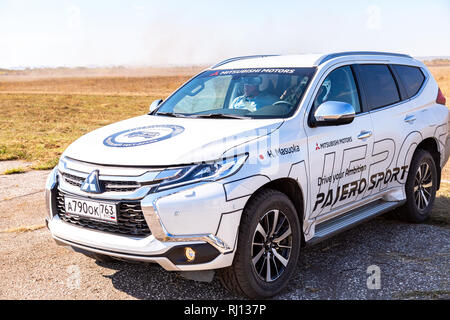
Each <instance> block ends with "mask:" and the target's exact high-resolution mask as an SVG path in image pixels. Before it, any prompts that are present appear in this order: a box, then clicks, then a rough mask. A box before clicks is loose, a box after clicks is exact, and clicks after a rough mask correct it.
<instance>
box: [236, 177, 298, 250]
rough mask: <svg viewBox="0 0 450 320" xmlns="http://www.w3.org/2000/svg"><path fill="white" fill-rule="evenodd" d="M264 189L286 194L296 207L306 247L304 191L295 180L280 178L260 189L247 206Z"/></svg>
mask: <svg viewBox="0 0 450 320" xmlns="http://www.w3.org/2000/svg"><path fill="white" fill-rule="evenodd" d="M263 189H272V190H277V191H279V192H281V193H283V194H285V195H286V196H287V197H288V198H289V200H291V202H292V204H293V205H294V207H295V210H296V212H297V216H298V220H299V222H300V231H301V240H302V246H304V245H305V243H306V242H305V237H304V235H303V219H304V214H305V197H304V196H303V190H302V188H301V187H300V185H299V183H298V181H297V180H295V179H293V178H280V179H276V180H272V181H270V182H268V183H266V184H264V185H262V186H261V187H259V188H258V189H257V190H256V191H255V192H254V193H253V194H252V196H251V197H250V198H249V199H248V200H247V202H246V204H245V206H247V204H248V203H249V202H250V201H251V200H252V199H253V198H254V197H255V196H256V195H257V194H258V193H259V192H260V191H261V190H263Z"/></svg>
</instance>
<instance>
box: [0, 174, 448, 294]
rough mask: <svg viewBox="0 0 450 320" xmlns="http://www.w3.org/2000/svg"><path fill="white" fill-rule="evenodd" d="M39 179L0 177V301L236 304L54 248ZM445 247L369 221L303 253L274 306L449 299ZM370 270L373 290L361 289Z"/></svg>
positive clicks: (173, 276) (199, 286)
mask: <svg viewBox="0 0 450 320" xmlns="http://www.w3.org/2000/svg"><path fill="white" fill-rule="evenodd" d="M47 174H48V171H30V172H27V173H24V174H18V175H7V176H5V175H0V231H1V232H0V243H1V246H0V299H94V300H98V299H240V297H236V296H233V295H231V294H230V293H228V292H227V291H225V290H224V289H223V288H222V286H221V285H220V282H219V281H218V279H217V278H216V277H214V280H213V281H212V282H210V283H205V282H195V281H191V280H187V279H185V278H184V277H182V276H180V274H178V273H174V272H167V271H165V270H163V269H162V268H161V267H159V266H158V265H146V264H131V263H125V262H114V263H100V262H95V261H94V260H92V259H89V258H87V257H85V256H83V255H81V254H78V253H74V252H72V251H70V250H67V249H66V248H63V247H60V246H57V245H56V244H55V243H54V241H53V240H52V239H51V237H50V234H49V232H48V230H47V229H46V228H45V227H44V226H43V225H44V216H45V201H44V197H43V188H44V183H45V178H46V175H47ZM27 230H28V231H27ZM449 240H450V229H449V228H448V226H442V225H441V226H437V225H430V224H421V225H418V224H406V223H402V222H398V221H395V220H390V219H387V218H383V217H381V218H378V219H375V220H373V221H370V222H368V223H365V224H363V225H360V226H358V227H356V228H354V229H352V230H350V231H347V232H344V233H342V234H340V235H338V236H336V237H334V238H332V239H330V240H327V241H325V242H323V243H320V244H318V245H316V246H313V247H308V248H304V249H303V252H302V253H301V258H300V261H299V264H298V267H297V273H296V276H295V277H294V278H293V279H292V281H290V283H289V286H288V287H287V289H286V290H284V291H283V292H282V293H281V294H280V295H278V296H277V297H275V299H450V266H449V255H450V241H449ZM373 265H375V266H377V267H379V270H380V279H381V282H380V289H368V287H367V279H368V277H369V274H368V273H367V269H368V268H369V267H370V266H373Z"/></svg>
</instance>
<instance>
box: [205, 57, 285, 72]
mask: <svg viewBox="0 0 450 320" xmlns="http://www.w3.org/2000/svg"><path fill="white" fill-rule="evenodd" d="M275 56H279V54H266V55H255V56H242V57H234V58H230V59H226V60H223V61H221V62H219V63H217V64H215V65H213V66H212V67H211V69H214V68H217V67H220V66H222V65H224V64H227V63H230V62H233V61H238V60H244V59H253V58H265V57H275Z"/></svg>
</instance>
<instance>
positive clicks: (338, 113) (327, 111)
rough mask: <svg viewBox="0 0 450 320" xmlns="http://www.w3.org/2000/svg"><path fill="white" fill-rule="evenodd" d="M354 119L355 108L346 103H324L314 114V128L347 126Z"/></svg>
mask: <svg viewBox="0 0 450 320" xmlns="http://www.w3.org/2000/svg"><path fill="white" fill-rule="evenodd" d="M354 118H355V108H354V107H353V106H352V105H351V104H349V103H346V102H340V101H326V102H324V103H322V104H321V105H319V107H317V109H316V111H315V112H314V117H313V123H312V124H313V125H314V126H339V125H343V124H348V123H351V122H352V121H353V119H354Z"/></svg>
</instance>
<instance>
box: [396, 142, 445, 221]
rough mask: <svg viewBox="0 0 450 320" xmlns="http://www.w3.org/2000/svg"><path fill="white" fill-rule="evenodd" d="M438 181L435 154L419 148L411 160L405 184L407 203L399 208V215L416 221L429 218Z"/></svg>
mask: <svg viewBox="0 0 450 320" xmlns="http://www.w3.org/2000/svg"><path fill="white" fill-rule="evenodd" d="M427 170H428V171H427ZM437 183H438V178H437V170H436V164H435V162H434V159H433V156H432V155H431V154H430V153H429V152H428V151H426V150H422V149H418V150H417V151H416V152H415V154H414V157H413V159H412V161H411V166H410V168H409V172H408V178H407V180H406V184H405V192H406V203H405V204H404V205H403V206H402V207H401V208H399V210H398V217H399V218H400V219H401V220H404V221H407V222H414V223H420V222H423V221H425V220H426V219H428V217H429V216H430V213H431V210H432V209H433V204H434V200H435V198H436V190H437Z"/></svg>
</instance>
